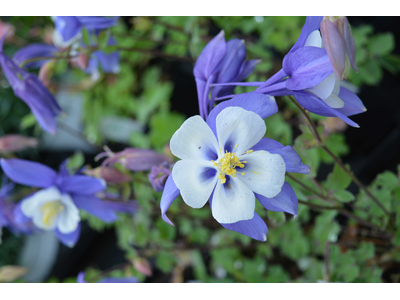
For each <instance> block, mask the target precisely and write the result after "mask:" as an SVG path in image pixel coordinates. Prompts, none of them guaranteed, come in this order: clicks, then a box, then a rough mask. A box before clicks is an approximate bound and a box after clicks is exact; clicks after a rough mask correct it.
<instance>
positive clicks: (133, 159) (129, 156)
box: [97, 148, 172, 172]
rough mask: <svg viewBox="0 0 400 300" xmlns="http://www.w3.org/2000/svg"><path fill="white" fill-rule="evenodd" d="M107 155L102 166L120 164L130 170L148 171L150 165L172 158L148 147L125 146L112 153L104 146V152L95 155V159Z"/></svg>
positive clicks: (170, 160)
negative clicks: (119, 150)
mask: <svg viewBox="0 0 400 300" xmlns="http://www.w3.org/2000/svg"><path fill="white" fill-rule="evenodd" d="M105 156H108V158H107V159H106V160H104V162H103V163H102V167H105V166H107V165H109V164H116V163H119V164H121V165H122V166H123V167H124V168H125V169H128V170H131V171H134V172H136V171H148V170H150V169H151V167H152V166H157V165H159V164H161V163H162V162H164V161H167V162H171V163H172V159H171V158H170V157H168V156H166V155H164V154H160V153H158V152H156V151H154V150H150V149H139V148H126V149H125V150H123V151H121V152H117V153H113V152H111V151H110V149H108V148H106V152H103V153H100V154H99V155H97V159H99V158H101V157H105Z"/></svg>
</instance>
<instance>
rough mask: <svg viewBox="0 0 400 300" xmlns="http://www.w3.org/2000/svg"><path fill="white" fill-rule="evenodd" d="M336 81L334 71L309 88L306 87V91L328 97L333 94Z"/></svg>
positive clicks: (319, 96)
mask: <svg viewBox="0 0 400 300" xmlns="http://www.w3.org/2000/svg"><path fill="white" fill-rule="evenodd" d="M335 82H336V76H335V74H334V73H332V74H331V75H329V76H328V77H327V78H325V79H324V80H323V81H321V82H320V83H318V84H317V85H315V86H313V87H311V88H309V89H306V91H308V92H310V93H311V94H313V95H315V96H317V97H318V98H321V99H326V98H328V97H329V96H330V95H331V94H332V92H333V90H334V88H335Z"/></svg>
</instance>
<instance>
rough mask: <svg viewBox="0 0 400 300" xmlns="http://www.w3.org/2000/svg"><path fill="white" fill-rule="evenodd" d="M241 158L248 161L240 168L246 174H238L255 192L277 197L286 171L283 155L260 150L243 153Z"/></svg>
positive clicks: (268, 196)
mask: <svg viewBox="0 0 400 300" xmlns="http://www.w3.org/2000/svg"><path fill="white" fill-rule="evenodd" d="M240 160H241V161H247V163H245V167H244V168H243V169H239V172H244V175H241V174H237V175H236V176H237V178H239V180H241V181H242V182H243V183H244V184H245V185H247V186H248V187H249V188H250V189H251V190H252V191H253V192H255V193H257V194H260V195H262V196H264V197H267V198H272V197H275V196H276V195H278V194H279V193H280V192H281V190H282V186H283V184H284V183H285V173H286V165H285V161H284V160H283V158H282V156H280V155H279V154H271V153H269V152H268V151H264V150H260V151H255V152H253V153H250V154H245V155H242V156H241V157H240Z"/></svg>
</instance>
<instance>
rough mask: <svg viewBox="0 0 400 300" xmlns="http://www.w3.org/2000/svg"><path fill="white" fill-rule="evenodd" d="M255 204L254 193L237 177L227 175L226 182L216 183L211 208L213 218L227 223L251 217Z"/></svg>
mask: <svg viewBox="0 0 400 300" xmlns="http://www.w3.org/2000/svg"><path fill="white" fill-rule="evenodd" d="M237 176H240V175H237ZM255 205H256V201H255V196H254V193H253V192H252V191H251V190H250V189H249V188H248V187H247V186H246V185H245V184H244V183H243V182H242V181H241V180H239V179H237V177H232V176H229V181H228V182H227V183H226V184H221V183H219V182H218V183H217V186H216V187H215V191H214V196H213V199H212V207H211V210H212V215H213V217H214V219H215V220H217V221H218V222H219V223H222V224H229V223H236V222H239V221H243V220H250V219H252V218H253V217H254V210H255Z"/></svg>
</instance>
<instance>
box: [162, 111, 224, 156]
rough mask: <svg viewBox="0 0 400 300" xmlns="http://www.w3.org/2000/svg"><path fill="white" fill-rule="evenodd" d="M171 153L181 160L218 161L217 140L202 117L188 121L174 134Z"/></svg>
mask: <svg viewBox="0 0 400 300" xmlns="http://www.w3.org/2000/svg"><path fill="white" fill-rule="evenodd" d="M170 147H171V152H172V154H173V155H175V156H177V157H179V158H180V159H194V160H208V161H211V160H212V159H216V157H215V155H217V153H218V143H217V139H216V137H215V135H214V133H213V132H212V130H211V128H210V127H209V126H208V125H207V123H206V122H205V121H204V120H203V119H202V118H201V117H200V116H194V117H191V118H189V119H187V120H186V121H185V122H184V123H183V124H182V126H181V127H180V128H179V129H178V130H177V131H176V132H175V133H174V135H173V136H172V138H171V142H170Z"/></svg>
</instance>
